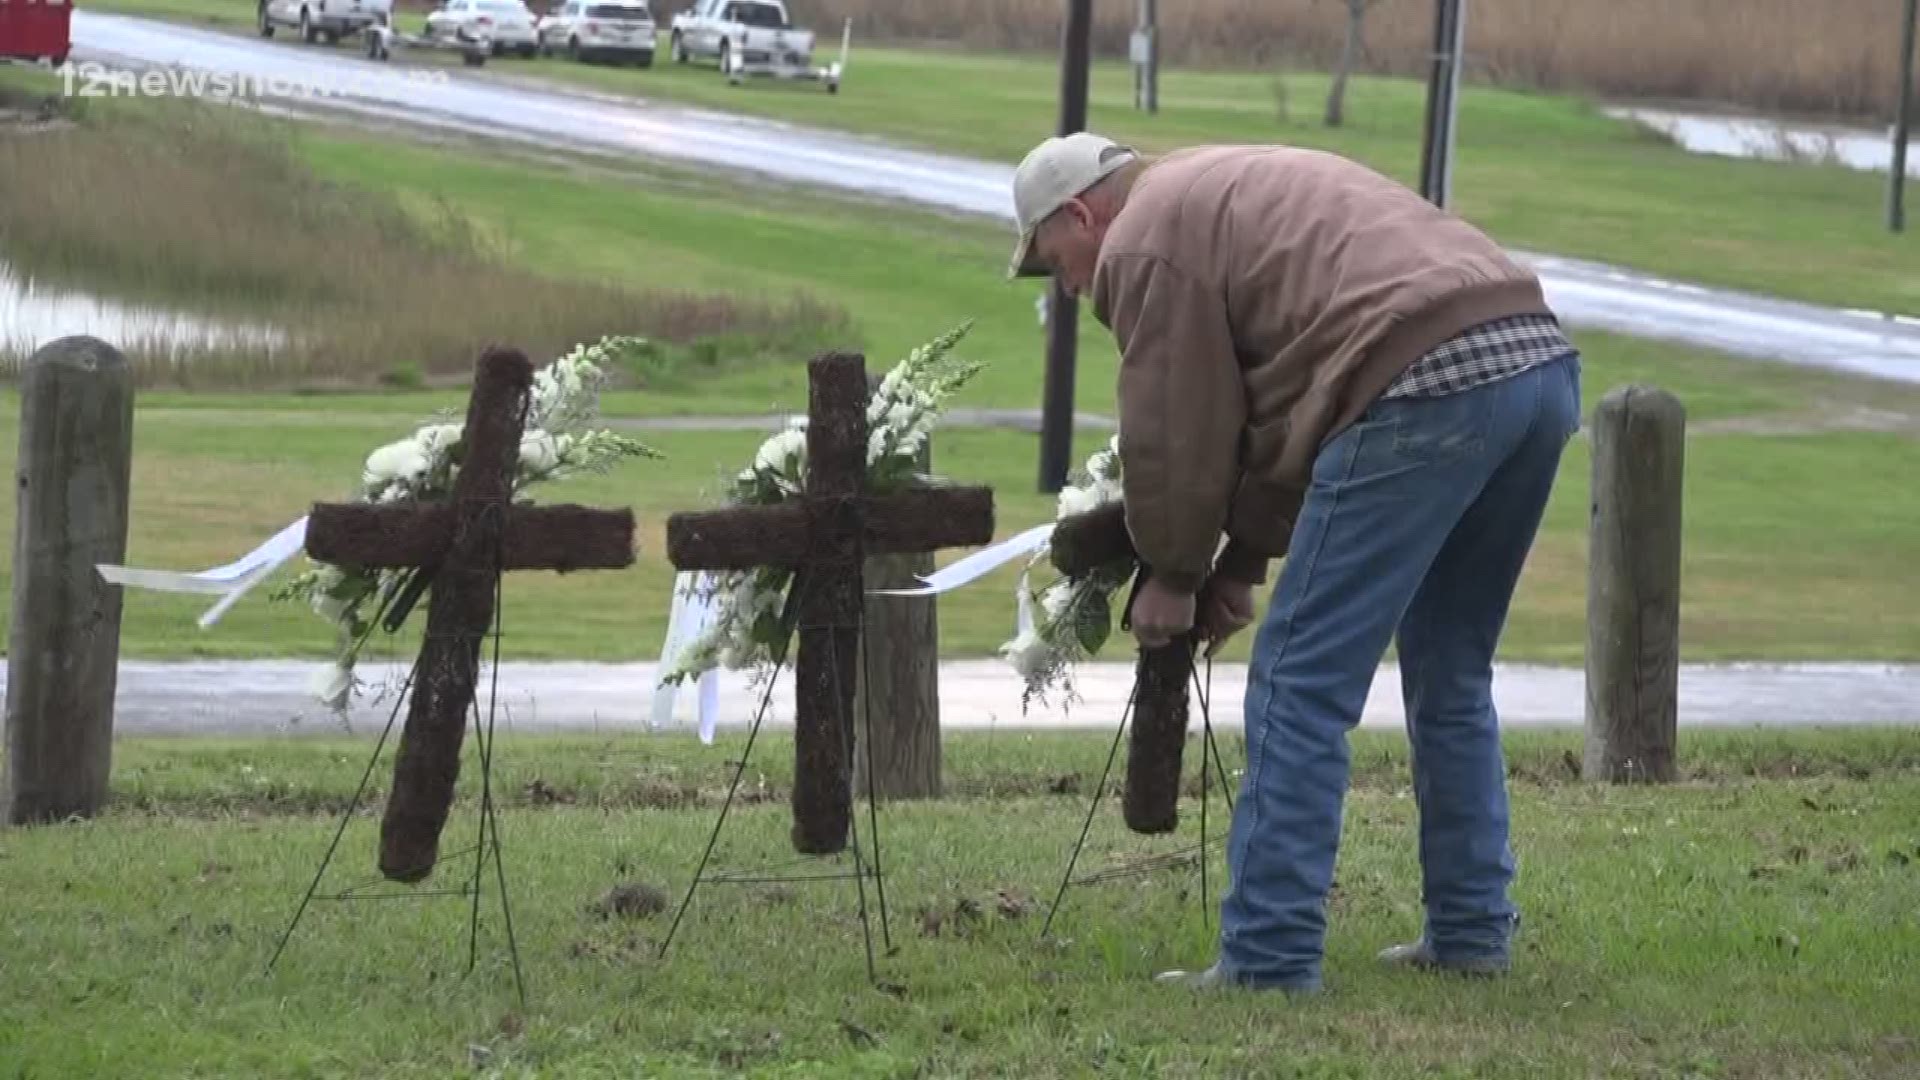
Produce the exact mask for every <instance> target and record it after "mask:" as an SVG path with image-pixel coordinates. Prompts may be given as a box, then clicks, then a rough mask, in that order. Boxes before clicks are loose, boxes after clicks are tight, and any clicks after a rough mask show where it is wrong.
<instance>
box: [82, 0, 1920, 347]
mask: <svg viewBox="0 0 1920 1080" xmlns="http://www.w3.org/2000/svg"><path fill="white" fill-rule="evenodd" d="M73 22H74V40H75V50H74V55H75V56H76V57H77V58H78V59H80V60H82V61H88V60H95V61H101V62H106V63H114V62H121V63H125V64H128V65H129V66H134V65H156V64H157V65H166V64H173V65H179V66H181V67H183V68H186V69H192V70H197V71H203V72H213V73H218V74H225V75H230V76H240V77H245V78H249V79H260V80H264V79H268V78H278V79H281V80H284V81H285V83H287V84H291V85H296V86H301V87H325V88H329V93H330V94H331V93H339V94H340V95H341V96H338V97H329V99H328V102H329V103H330V104H334V105H338V106H340V107H342V108H346V109H351V110H354V111H356V112H359V113H361V114H363V115H366V116H368V117H377V118H381V119H385V120H394V119H400V120H407V121H410V122H415V123H422V124H430V125H435V126H438V127H441V128H444V129H448V130H457V131H463V132H478V133H483V134H489V135H494V136H498V137H503V138H509V139H514V140H519V141H523V142H527V143H532V144H537V145H546V146H554V147H565V148H569V149H576V150H590V151H596V152H602V153H614V154H621V155H640V156H645V157H651V158H659V159H667V160H671V161H677V162H681V163H683V164H688V165H694V166H700V167H708V168H718V169H725V170H737V171H742V172H747V173H757V174H760V175H763V176H766V177H770V178H773V179H778V180H782V181H789V182H798V183H804V184H810V185H819V186H822V187H826V188H833V189H839V190H843V191H845V190H852V191H855V192H859V193H862V194H868V195H877V196H882V197H886V198H892V199H899V200H904V201H907V202H910V203H917V204H921V205H927V206H931V207H936V208H940V209H944V210H949V211H959V212H963V213H969V214H975V215H983V216H988V217H992V218H995V219H997V220H1000V221H1003V222H1005V221H1010V220H1011V203H1010V199H1011V197H1010V195H1009V192H1008V183H1009V177H1010V175H1011V167H1010V166H1007V165H1004V164H999V163H992V162H984V161H972V160H967V159H963V158H956V157H951V156H947V155H941V154H933V153H925V152H919V151H912V150H906V149H901V148H898V147H894V146H889V145H886V144H884V143H882V142H879V141H877V140H873V139H867V138H861V137H859V136H854V135H846V134H839V133H834V132H827V131H819V130H812V129H808V128H802V127H797V126H794V125H790V124H782V123H776V122H772V121H764V120H756V119H749V118H745V117H739V116H732V115H727V114H724V113H717V112H710V111H703V110H695V109H687V108H679V107H672V106H665V105H660V104H656V103H652V102H643V101H638V100H635V99H631V98H624V97H616V96H611V95H605V94H594V93H589V92H585V91H573V90H564V89H560V88H550V87H546V86H543V85H542V86H536V85H531V84H530V83H529V82H528V81H526V80H509V79H502V78H499V77H496V76H494V75H492V74H488V73H468V72H465V71H458V70H455V71H446V70H445V69H441V68H436V69H434V70H433V71H432V73H431V74H432V76H433V78H432V79H423V78H421V77H420V72H419V69H414V70H413V71H412V72H411V73H410V72H409V70H408V69H406V68H404V67H396V66H392V65H381V64H376V63H374V62H372V61H369V60H367V59H365V58H364V57H363V56H360V55H359V54H357V53H354V52H351V51H349V50H348V49H347V48H345V47H341V48H328V47H326V46H311V47H310V46H303V45H299V44H295V43H289V42H286V41H284V40H276V41H272V42H268V41H262V40H258V39H255V38H250V37H244V36H240V35H236V34H230V33H221V32H215V31H209V30H199V29H193V28H188V27H182V26H177V25H172V24H168V23H162V22H155V21H150V20H143V19H134V18H128V17H125V16H117V15H107V14H102V13H98V12H91V11H84V10H82V11H76V12H75V13H74V19H73ZM74 86H75V90H76V92H84V91H86V90H87V89H88V87H87V84H86V82H85V80H84V79H78V80H76V82H75V83H74ZM853 92H858V91H853ZM1518 254H1520V256H1521V257H1522V258H1524V259H1527V260H1528V261H1530V262H1531V263H1532V264H1533V265H1535V266H1536V267H1537V268H1538V269H1539V271H1540V273H1541V275H1542V277H1543V279H1544V280H1545V282H1546V286H1547V291H1548V293H1549V296H1550V298H1551V300H1552V302H1553V303H1554V305H1555V306H1556V308H1558V309H1559V310H1560V311H1561V313H1562V314H1563V315H1564V316H1565V317H1566V318H1567V320H1568V321H1569V322H1571V323H1573V324H1574V325H1581V326H1591V327H1598V328H1604V329H1611V330H1617V331H1621V332H1626V333H1632V334H1637V335H1641V336H1645V337H1653V338H1665V339H1670V340H1677V341H1684V342H1689V343H1693V344H1697V345H1704V346H1710V347H1713V348H1717V349H1723V350H1726V351H1729V352H1733V353H1737V354H1740V355H1745V356H1750V357H1756V358H1763V359H1773V360H1784V361H1789V362H1793V363H1800V364H1809V365H1815V366H1820V367H1827V368H1831V369H1835V370H1841V371H1850V372H1855V373H1860V374H1867V375H1874V376H1878V377H1882V378H1888V379H1896V380H1901V381H1907V382H1920V319H1916V318H1911V317H1906V318H1890V317H1885V316H1881V315H1878V314H1875V313H1872V312H1857V311H1844V310H1836V309H1831V308H1822V307H1817V306H1812V305H1806V304H1797V303H1789V302H1784V301H1779V300H1773V299H1769V298H1765V297H1758V296H1751V295H1745V294H1738V293H1732V292H1727V291H1722V290H1715V289H1706V288H1702V287H1699V286H1695V285H1690V284H1687V283H1684V282H1668V281H1663V280H1660V279H1658V278H1652V277H1648V276H1646V275H1641V274H1634V273H1628V272H1626V271H1622V270H1618V269H1615V268H1612V267H1606V266H1600V265H1596V264H1592V263H1585V262H1580V261H1577V260H1572V259H1564V258H1559V257H1553V256H1543V255H1535V254H1532V253H1526V252H1521V253H1518ZM998 270H999V267H998V266H997V265H996V266H988V267H982V272H983V273H986V274H995V273H997V272H998Z"/></svg>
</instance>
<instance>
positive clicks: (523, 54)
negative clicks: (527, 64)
mask: <svg viewBox="0 0 1920 1080" xmlns="http://www.w3.org/2000/svg"><path fill="white" fill-rule="evenodd" d="M538 51H539V50H538V49H536V48H534V47H533V46H532V45H522V46H520V48H519V53H520V59H522V60H531V59H533V58H534V55H535V54H536V53H537V52H538Z"/></svg>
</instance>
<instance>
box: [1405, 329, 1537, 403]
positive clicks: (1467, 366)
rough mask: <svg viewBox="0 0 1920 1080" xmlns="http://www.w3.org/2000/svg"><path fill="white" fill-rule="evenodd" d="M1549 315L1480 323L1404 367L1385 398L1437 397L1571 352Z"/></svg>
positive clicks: (1515, 373)
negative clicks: (1408, 366)
mask: <svg viewBox="0 0 1920 1080" xmlns="http://www.w3.org/2000/svg"><path fill="white" fill-rule="evenodd" d="M1572 351H1573V344H1572V342H1569V341H1568V340H1567V338H1566V335H1565V334H1563V333H1561V331H1560V323H1559V322H1558V321H1557V320H1555V319H1554V317H1553V316H1551V315H1546V314H1534V315H1515V316H1512V317H1510V318H1505V319H1495V320H1493V321H1492V322H1486V323H1481V324H1480V325H1479V326H1476V327H1474V328H1472V329H1471V330H1468V331H1466V332H1465V333H1463V334H1460V335H1459V336H1457V337H1455V338H1453V339H1451V340H1449V341H1447V342H1444V343H1442V344H1441V345H1440V346H1438V347H1437V348H1435V349H1434V350H1433V351H1431V352H1429V353H1427V354H1426V355H1425V356H1423V357H1421V358H1420V359H1419V360H1416V361H1414V364H1413V366H1412V367H1410V368H1408V369H1407V370H1406V371H1405V372H1403V373H1402V374H1401V375H1400V377H1399V378H1398V379H1395V380H1394V382H1393V385H1391V386H1389V387H1387V392H1386V393H1385V394H1383V395H1381V396H1382V397H1383V398H1402V397H1438V396H1440V395H1442V394H1453V393H1458V392H1460V391H1462V390H1469V389H1472V388H1473V387H1475V386H1479V385H1480V384H1481V383H1488V382H1492V381H1494V380H1495V379H1504V378H1506V377H1507V376H1509V375H1518V374H1519V373H1521V372H1522V371H1525V370H1527V369H1528V368H1530V367H1536V366H1538V365H1540V364H1544V363H1546V362H1548V361H1549V360H1554V359H1557V358H1558V357H1560V356H1562V355H1564V354H1566V353H1569V352H1572Z"/></svg>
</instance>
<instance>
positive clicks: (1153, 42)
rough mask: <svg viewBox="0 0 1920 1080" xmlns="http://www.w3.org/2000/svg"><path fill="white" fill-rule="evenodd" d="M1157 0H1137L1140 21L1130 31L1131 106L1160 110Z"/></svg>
mask: <svg viewBox="0 0 1920 1080" xmlns="http://www.w3.org/2000/svg"><path fill="white" fill-rule="evenodd" d="M1159 8H1160V0H1140V25H1139V26H1138V27H1136V28H1135V29H1134V31H1133V42H1132V45H1133V48H1132V50H1131V51H1132V54H1133V56H1132V59H1133V107H1134V108H1136V109H1141V110H1144V111H1146V112H1150V113H1153V112H1159V111H1160V26H1159V23H1160V15H1159Z"/></svg>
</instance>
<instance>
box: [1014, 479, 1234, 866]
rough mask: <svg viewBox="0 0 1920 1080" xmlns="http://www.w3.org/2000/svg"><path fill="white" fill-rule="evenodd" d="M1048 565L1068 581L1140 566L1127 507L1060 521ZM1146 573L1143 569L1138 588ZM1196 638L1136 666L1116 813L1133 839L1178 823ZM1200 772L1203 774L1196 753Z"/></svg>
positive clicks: (1147, 652) (1182, 639)
mask: <svg viewBox="0 0 1920 1080" xmlns="http://www.w3.org/2000/svg"><path fill="white" fill-rule="evenodd" d="M1048 549H1049V558H1050V559H1051V560H1052V562H1053V565H1054V567H1055V568H1056V569H1058V570H1059V571H1060V572H1061V573H1063V574H1066V575H1068V576H1069V577H1072V576H1076V575H1079V574H1084V573H1087V572H1088V571H1090V570H1094V569H1096V568H1098V567H1102V566H1106V565H1109V564H1111V563H1115V562H1118V561H1120V560H1122V559H1125V560H1129V561H1134V562H1138V560H1139V555H1138V553H1137V552H1135V550H1134V547H1133V538H1132V535H1131V534H1130V533H1129V532H1128V531H1127V518H1126V508H1125V507H1124V506H1123V505H1121V504H1119V503H1109V504H1107V505H1106V506H1102V507H1100V508H1098V509H1095V510H1089V511H1087V512H1085V513H1082V514H1074V515H1072V516H1070V517H1066V518H1063V519H1061V521H1060V522H1059V523H1058V524H1057V525H1055V526H1054V527H1053V535H1052V538H1051V539H1050V540H1049V542H1048ZM1151 574H1152V571H1151V570H1150V569H1149V568H1147V567H1144V566H1142V567H1141V569H1140V575H1139V577H1137V578H1136V581H1141V580H1145V579H1146V578H1147V577H1149V576H1151ZM1198 648H1199V639H1198V637H1197V636H1196V635H1195V634H1194V633H1193V632H1191V631H1189V632H1188V633H1185V634H1182V635H1180V636H1179V637H1177V638H1175V639H1174V640H1172V641H1170V642H1168V643H1167V644H1165V645H1162V646H1160V647H1159V648H1157V649H1141V650H1140V655H1139V657H1138V659H1136V660H1135V661H1134V668H1133V677H1134V696H1133V738H1132V739H1130V740H1129V741H1128V743H1127V779H1126V785H1125V788H1124V791H1123V793H1122V795H1121V801H1120V805H1121V813H1122V816H1123V817H1124V818H1125V819H1126V823H1127V828H1129V829H1131V830H1133V831H1134V832H1137V833H1143V834H1149V835H1150V834H1153V833H1166V832H1172V831H1173V830H1174V829H1175V827H1177V826H1178V825H1179V823H1180V811H1179V805H1180V766H1181V757H1182V755H1183V754H1184V752H1185V750H1186V744H1187V724H1188V719H1187V707H1188V695H1187V681H1188V676H1189V675H1191V674H1192V671H1193V667H1192V665H1193V657H1194V653H1195V652H1196V651H1197V650H1198ZM1200 764H1201V769H1202V770H1203V771H1204V770H1205V768H1206V757H1205V751H1204V749H1203V750H1202V756H1201V762H1200Z"/></svg>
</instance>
